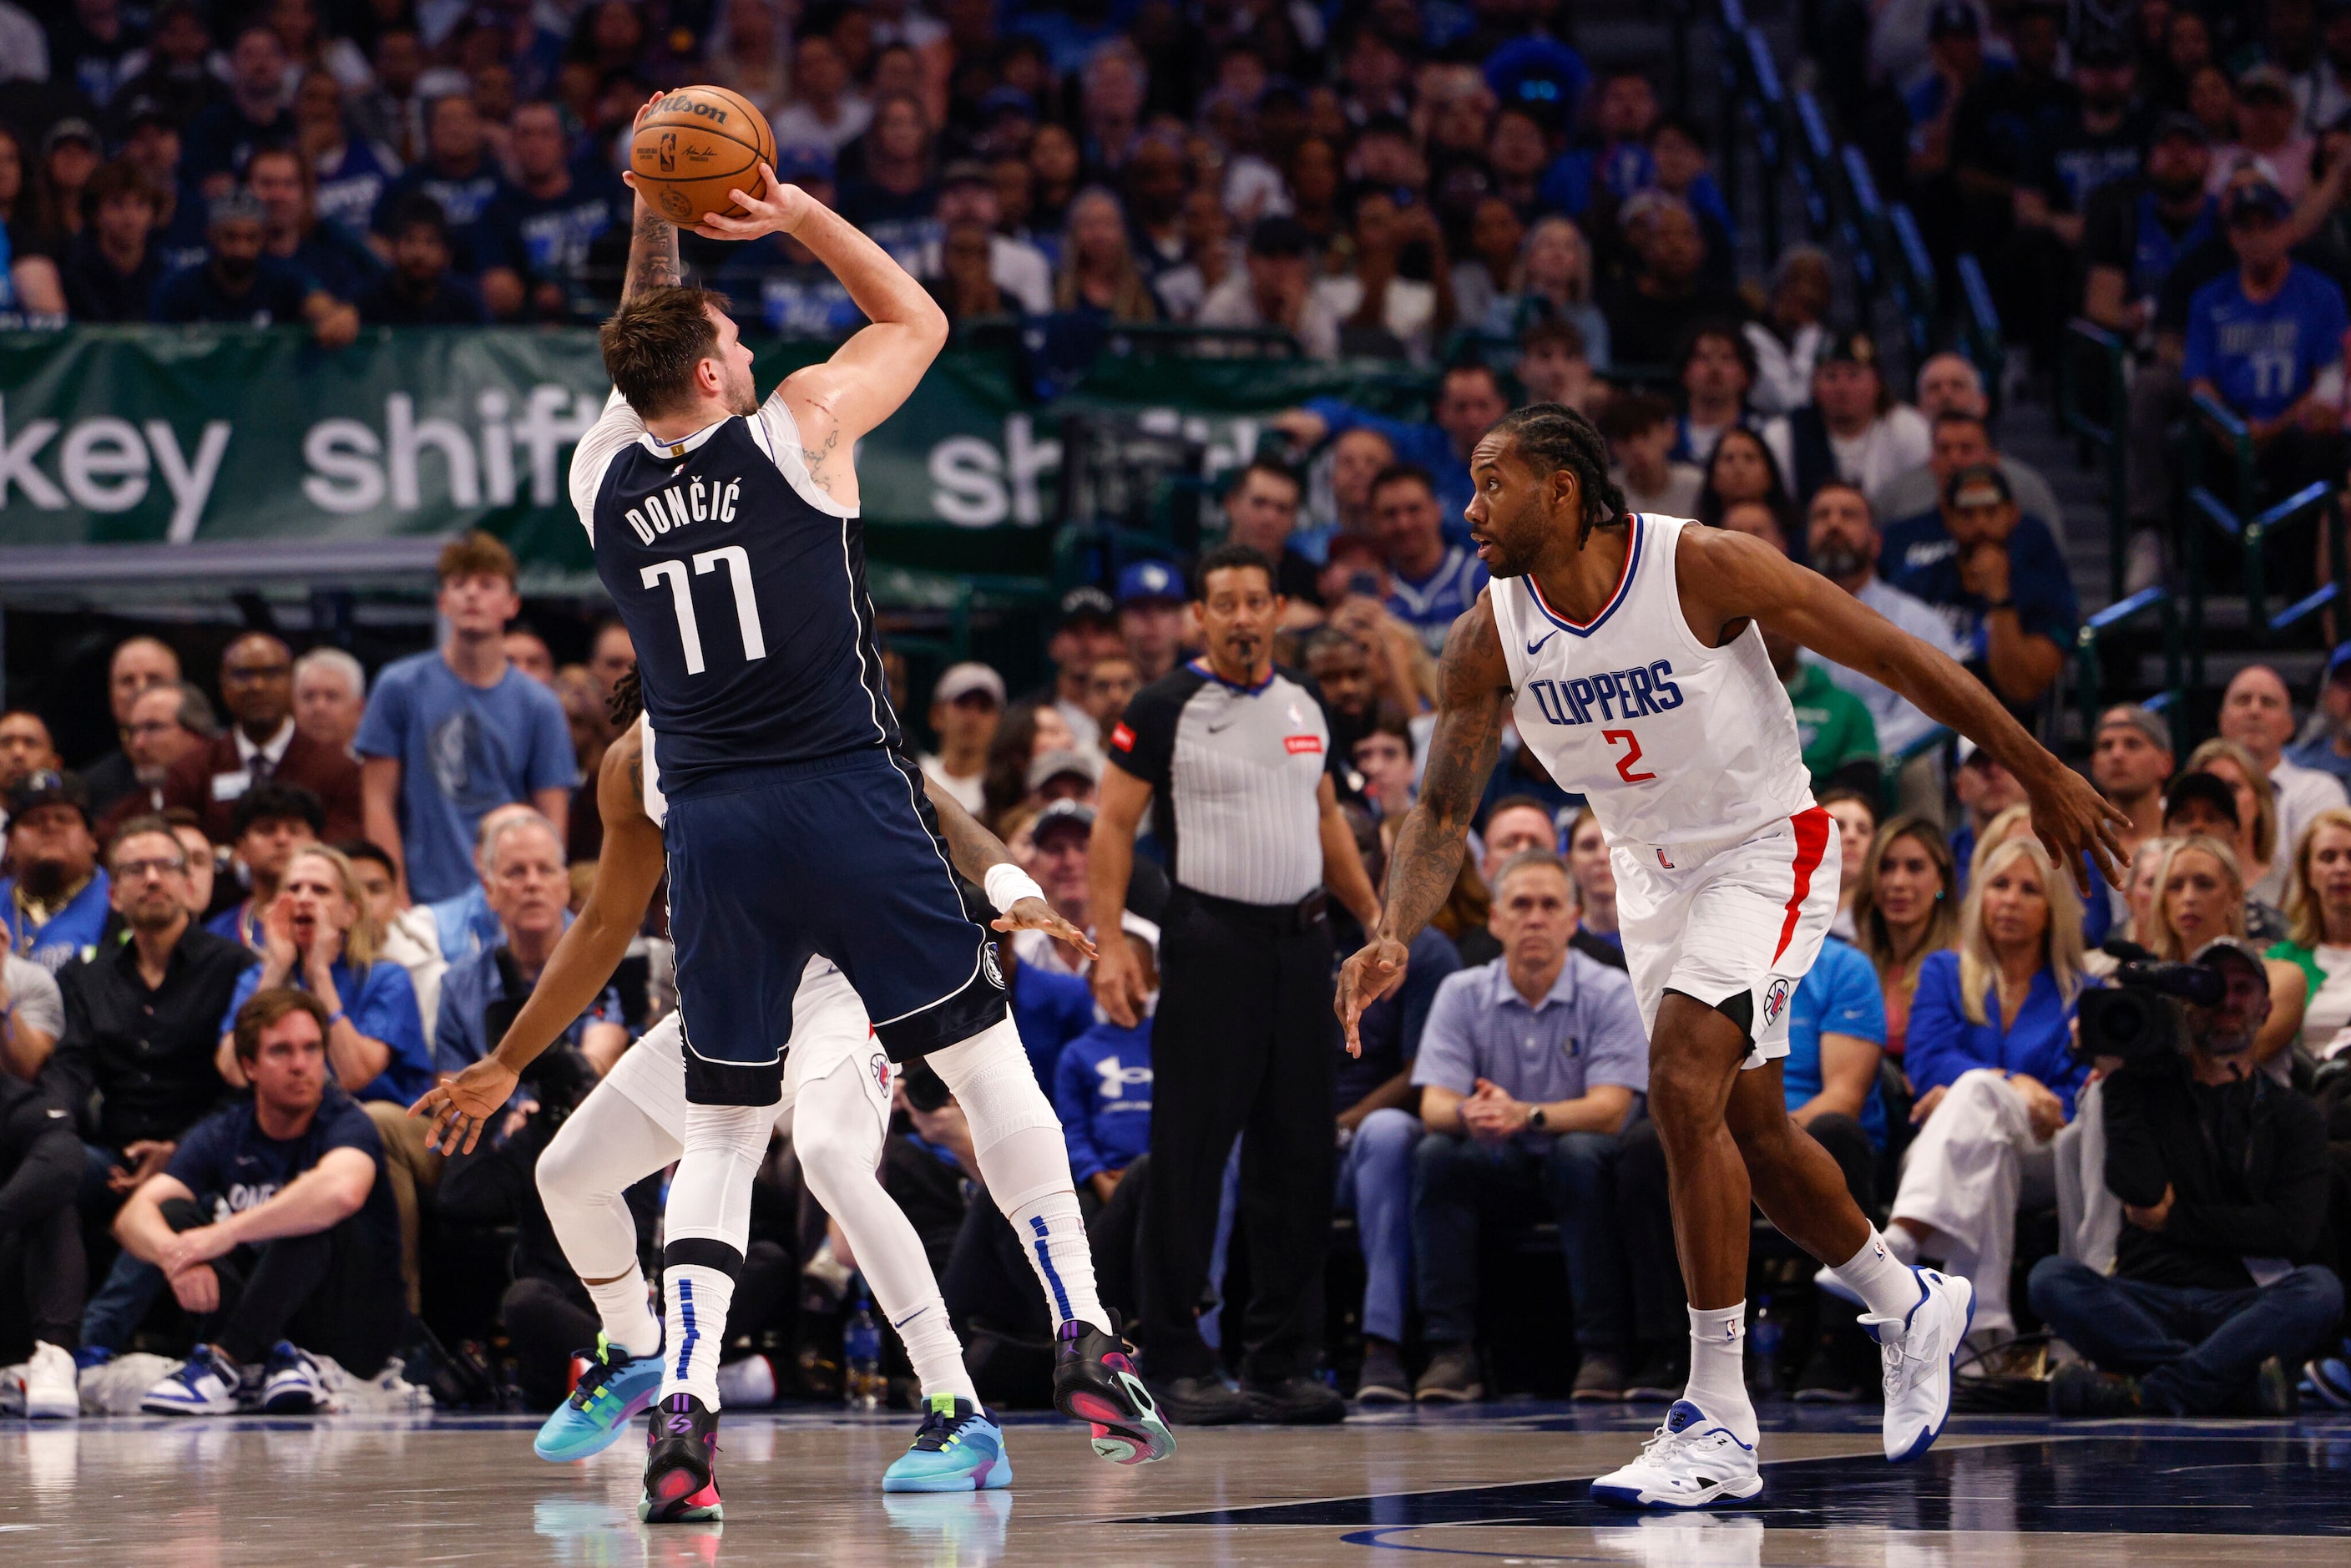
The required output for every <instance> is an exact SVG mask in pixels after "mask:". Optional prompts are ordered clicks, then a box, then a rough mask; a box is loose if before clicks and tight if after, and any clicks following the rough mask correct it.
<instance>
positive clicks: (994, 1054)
mask: <svg viewBox="0 0 2351 1568" xmlns="http://www.w3.org/2000/svg"><path fill="white" fill-rule="evenodd" d="M923 1060H924V1061H926V1062H928V1063H929V1064H930V1067H931V1070H932V1071H935V1072H936V1073H937V1074H938V1075H939V1077H940V1079H941V1081H943V1082H945V1083H946V1086H947V1088H948V1090H949V1091H950V1092H953V1093H954V1095H955V1097H956V1103H957V1104H959V1105H961V1106H962V1107H963V1114H964V1120H965V1121H966V1122H967V1123H969V1124H970V1125H971V1145H972V1150H973V1152H974V1153H976V1154H977V1155H978V1156H979V1163H980V1167H981V1172H980V1174H981V1176H982V1177H983V1178H984V1179H985V1180H986V1181H987V1186H988V1191H989V1194H990V1195H991V1196H992V1197H995V1199H996V1204H997V1207H999V1208H1001V1209H1003V1210H1004V1212H1005V1213H1007V1214H1009V1213H1011V1212H1012V1211H1013V1210H1014V1209H1015V1208H1018V1207H1020V1206H1021V1205H1022V1204H1025V1203H1027V1202H1029V1200H1031V1199H1032V1198H1035V1197H1040V1196H1041V1195H1042V1194H1044V1193H1047V1192H1050V1191H1051V1190H1052V1189H1053V1188H1054V1187H1056V1186H1061V1187H1067V1186H1069V1185H1070V1155H1069V1148H1068V1145H1065V1144H1064V1143H1063V1142H1062V1140H1061V1118H1060V1117H1058V1116H1056V1115H1055V1114H1053V1103H1052V1102H1051V1101H1050V1100H1048V1099H1047V1098H1045V1091H1044V1090H1043V1089H1042V1088H1040V1087H1039V1085H1038V1082H1037V1074H1036V1071H1035V1070H1034V1069H1032V1068H1031V1067H1030V1066H1029V1053H1028V1052H1027V1051H1024V1050H1022V1049H1021V1046H1020V1032H1019V1030H1016V1029H1014V1028H1013V1027H1012V1020H1011V1019H1002V1020H1001V1021H999V1022H998V1023H996V1024H993V1025H991V1026H990V1027H989V1028H988V1029H987V1030H984V1031H982V1032H981V1033H979V1034H976V1035H974V1036H972V1037H971V1038H970V1039H969V1040H964V1041H962V1042H961V1043H959V1044H956V1045H951V1046H949V1047H947V1049H946V1050H945V1051H933V1052H932V1053H931V1054H930V1055H929V1056H926V1057H925V1058H924V1059H923ZM1033 1128H1044V1129H1047V1130H1049V1131H1050V1132H1051V1134H1052V1140H1051V1146H1052V1155H1053V1157H1052V1158H1050V1159H1049V1160H1045V1161H1043V1162H1041V1163H1040V1162H1038V1161H1035V1160H1029V1159H1016V1161H1015V1165H1016V1166H1017V1167H1018V1168H1013V1169H1006V1170H1002V1171H992V1170H989V1169H988V1168H987V1166H988V1154H989V1151H991V1150H993V1149H995V1148H997V1147H998V1145H1003V1144H1004V1143H1005V1141H1006V1140H1007V1139H1009V1138H1012V1137H1013V1135H1014V1134H1019V1133H1023V1132H1027V1131H1029V1130H1031V1129H1033ZM1041 1143H1042V1140H1030V1139H1020V1140H1019V1144H1020V1145H1041ZM1054 1166H1059V1169H1058V1171H1057V1170H1055V1169H1054V1168H1053V1167H1054Z"/></svg>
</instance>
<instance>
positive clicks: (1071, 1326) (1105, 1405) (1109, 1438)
mask: <svg viewBox="0 0 2351 1568" xmlns="http://www.w3.org/2000/svg"><path fill="white" fill-rule="evenodd" d="M1054 1342H1055V1343H1054V1352H1053V1408H1055V1409H1056V1410H1059V1411H1060V1412H1061V1414H1062V1415H1064V1416H1069V1417H1070V1418H1071V1420H1075V1421H1085V1422H1089V1423H1091V1424H1092V1427H1093V1429H1094V1452H1095V1453H1097V1454H1100V1455H1101V1456H1102V1458H1105V1459H1111V1460H1114V1461H1116V1462H1117V1463H1119V1464H1122V1465H1147V1464H1149V1463H1151V1462H1152V1461H1153V1460H1155V1459H1164V1458H1166V1457H1167V1456H1168V1455H1170V1454H1172V1453H1174V1452H1175V1433H1173V1432H1171V1431H1169V1430H1168V1429H1167V1423H1166V1422H1165V1421H1164V1420H1162V1419H1160V1416H1159V1405H1158V1402H1157V1401H1156V1400H1155V1399H1153V1398H1152V1397H1151V1390H1149V1389H1148V1388H1145V1387H1144V1385H1143V1379H1142V1377H1141V1376H1139V1375H1137V1374H1136V1372H1135V1370H1134V1346H1133V1345H1130V1344H1128V1343H1126V1342H1125V1341H1124V1340H1123V1339H1121V1338H1119V1337H1118V1336H1116V1335H1114V1334H1110V1333H1103V1332H1102V1330H1101V1329H1098V1328H1096V1327H1094V1326H1093V1325H1092V1323H1083V1322H1078V1321H1076V1320H1075V1319H1071V1321H1070V1322H1065V1323H1063V1324H1062V1325H1061V1333H1058V1334H1056V1335H1054Z"/></svg>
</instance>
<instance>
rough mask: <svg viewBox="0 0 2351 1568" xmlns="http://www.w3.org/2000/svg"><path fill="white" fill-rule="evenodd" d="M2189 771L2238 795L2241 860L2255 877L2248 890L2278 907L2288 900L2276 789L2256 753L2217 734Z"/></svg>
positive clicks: (2196, 753) (2192, 757)
mask: <svg viewBox="0 0 2351 1568" xmlns="http://www.w3.org/2000/svg"><path fill="white" fill-rule="evenodd" d="M2184 771H2186V772H2189V773H2210V775H2212V777H2213V778H2215V779H2219V780H2220V782H2221V783H2223V784H2226V785H2227V786H2228V787H2229V792H2230V793H2231V795H2234V796H2235V797H2236V798H2237V843H2236V851H2237V863H2238V864H2239V865H2240V866H2241V867H2242V868H2243V869H2244V871H2245V872H2246V873H2247V874H2248V875H2249V876H2250V877H2251V878H2252V880H2251V881H2250V882H2249V883H2247V884H2246V889H2245V891H2246V892H2247V894H2250V895H2251V896H2252V897H2254V898H2257V899H2259V900H2261V901H2262V903H2263V904H2270V905H2272V906H2273V907H2274V906H2275V905H2276V904H2280V903H2282V902H2283V900H2284V898H2285V878H2286V871H2287V867H2286V866H2285V865H2284V864H2283V858H2284V857H2283V856H2281V855H2280V854H2279V853H2278V841H2277V839H2278V828H2277V824H2278V814H2277V791H2276V789H2273V787H2272V786H2271V784H2270V776H2269V775H2268V774H2267V773H2264V772H2263V771H2262V765H2261V764H2260V763H2259V762H2257V761H2255V760H2254V759H2253V754H2252V752H2250V751H2247V750H2246V749H2245V748H2244V747H2241V746H2240V745H2238V744H2237V743H2236V742H2235V741H2233V740H2222V739H2220V738H2219V737H2214V738H2212V739H2210V740H2208V741H2206V742H2205V743H2204V744H2203V745H2201V746H2199V747H2197V748H2196V749H2195V750H2193V751H2191V752H2189V754H2188V767H2187V768H2185V769H2184Z"/></svg>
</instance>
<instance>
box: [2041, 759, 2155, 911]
mask: <svg viewBox="0 0 2351 1568" xmlns="http://www.w3.org/2000/svg"><path fill="white" fill-rule="evenodd" d="M2024 792H2025V794H2026V795H2027V796H2028V797H2030V798H2031V800H2032V834H2033V837H2035V838H2037V839H2039V840H2040V841H2041V847H2042V848H2043V849H2044V850H2047V851H2048V852H2049V858H2050V859H2051V860H2053V861H2054V862H2057V866H2058V868H2059V869H2060V870H2061V871H2064V872H2067V873H2070V874H2071V875H2072V877H2073V878H2074V887H2075V888H2076V889H2077V890H2078V891H2079V892H2080V893H2081V894H2082V896H2083V897H2085V898H2087V897H2089V896H2090V894H2091V893H2092V888H2091V884H2090V873H2088V872H2087V871H2086V870H2085V869H2084V868H2083V865H2082V856H2083V855H2084V854H2085V853H2086V854H2087V855H2088V856H2089V857H2090V861H2091V863H2092V864H2094V865H2095V866H2096V867H2097V868H2098V874H2099V875H2101V876H2103V877H2105V879H2106V884H2107V885H2108V886H2109V887H2120V886H2121V885H2122V884H2123V873H2124V872H2125V871H2126V870H2127V869H2128V867H2129V865H2130V853H2129V852H2128V851H2126V850H2125V849H2124V848H2123V841H2122V839H2121V838H2120V836H2118V835H2117V834H2116V831H2115V829H2116V827H2117V826H2126V825H2128V823H2129V821H2130V819H2129V818H2128V817H2126V816H2125V815H2123V812H2122V809H2121V808H2120V807H2118V806H2116V804H2115V803H2114V802H2113V801H2111V800H2107V799H2106V798H2105V796H2104V795H2101V794H2099V793H2098V792H2097V790H2096V789H2093V788H2092V787H2091V785H2090V781H2089V780H2088V779H2085V778H2083V777H2082V776H2081V775H2080V774H2078V773H2076V772H2074V770H2073V769H2072V768H2067V767H2065V766H2064V764H2062V763H2059V762H2057V761H2055V759H2052V760H2051V763H2050V766H2049V768H2048V769H2047V771H2046V772H2045V773H2044V774H2043V777H2042V778H2041V779H2037V780H2035V781H2034V782H2032V783H2029V784H2027V785H2025V787H2024Z"/></svg>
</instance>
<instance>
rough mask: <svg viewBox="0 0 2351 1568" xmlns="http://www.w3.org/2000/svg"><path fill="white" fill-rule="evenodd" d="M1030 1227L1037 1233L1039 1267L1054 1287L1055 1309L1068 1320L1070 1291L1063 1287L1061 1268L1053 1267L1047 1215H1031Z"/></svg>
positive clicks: (1046, 1280) (1047, 1281)
mask: <svg viewBox="0 0 2351 1568" xmlns="http://www.w3.org/2000/svg"><path fill="white" fill-rule="evenodd" d="M1029 1229H1031V1230H1033V1231H1035V1232H1036V1233H1037V1267H1039V1268H1040V1269H1042V1270H1045V1282H1046V1283H1047V1284H1049V1285H1050V1286H1052V1287H1053V1311H1054V1312H1055V1313H1056V1314H1058V1315H1059V1316H1060V1317H1061V1319H1062V1321H1063V1322H1067V1321H1068V1320H1069V1316H1070V1292H1069V1291H1066V1290H1064V1289H1062V1287H1061V1270H1058V1269H1056V1268H1054V1267H1053V1252H1052V1249H1051V1248H1050V1247H1049V1246H1048V1245H1046V1239H1047V1237H1048V1236H1049V1235H1050V1232H1049V1231H1048V1230H1047V1229H1046V1228H1045V1217H1044V1216H1043V1215H1041V1214H1032V1215H1030V1216H1029Z"/></svg>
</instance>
